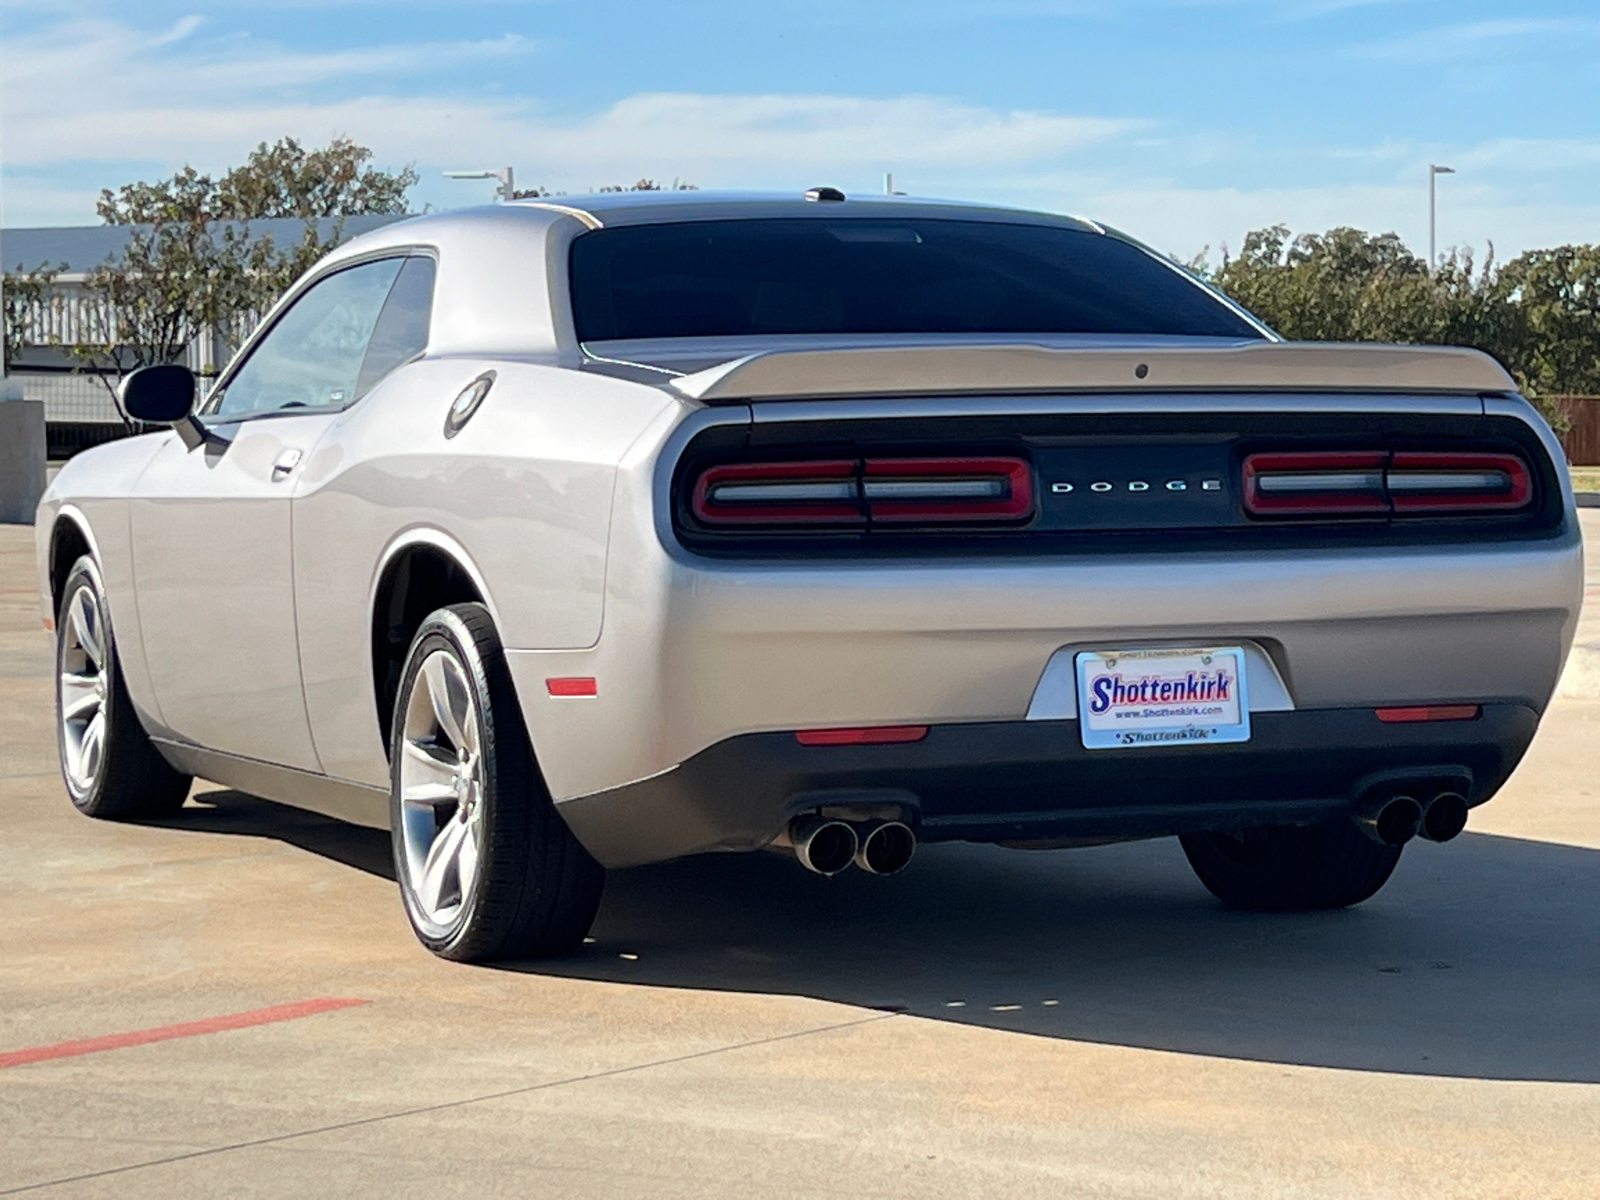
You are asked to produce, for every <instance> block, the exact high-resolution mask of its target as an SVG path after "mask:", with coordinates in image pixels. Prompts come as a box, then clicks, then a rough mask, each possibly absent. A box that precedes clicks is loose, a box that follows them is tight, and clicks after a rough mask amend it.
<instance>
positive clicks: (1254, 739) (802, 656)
mask: <svg viewBox="0 0 1600 1200" xmlns="http://www.w3.org/2000/svg"><path fill="white" fill-rule="evenodd" d="M1202 332H1210V333H1212V334H1213V336H1211V337H1210V338H1206V337H1197V338H1194V339H1189V340H1188V341H1185V340H1183V339H1170V338H1168V339H1162V338H1148V339H1147V346H1146V348H1144V349H1141V348H1139V346H1137V345H1135V346H1132V347H1129V346H1124V347H1122V348H1120V349H1118V350H1116V351H1108V350H1105V349H1104V348H1103V347H1102V348H1101V349H1098V350H1096V349H1093V348H1088V347H1085V348H1081V349H1077V350H1075V349H1073V348H1072V347H1071V346H1070V345H1061V344H1057V345H1055V346H1054V347H1053V348H1041V346H1040V345H1037V344H1035V345H1011V346H1007V345H1003V344H997V343H996V341H995V339H994V338H988V339H984V338H974V337H968V338H966V339H963V338H961V337H957V336H951V337H948V338H946V339H944V341H943V344H942V345H923V346H921V347H915V346H906V345H897V344H887V345H885V346H881V347H879V348H878V349H877V350H874V349H873V348H871V347H863V346H857V347H854V348H845V349H837V350H823V351H821V352H818V353H816V354H814V355H812V356H811V357H810V358H807V357H806V355H805V354H804V353H798V354H788V355H785V354H784V353H781V352H779V353H770V354H766V355H757V356H756V357H755V358H754V359H750V360H743V361H739V362H734V363H732V364H731V365H725V366H723V367H720V368H717V369H715V370H712V371H709V372H706V373H705V374H703V375H699V376H694V375H691V376H690V377H688V378H687V379H679V380H677V381H676V383H674V384H672V385H670V386H671V387H672V388H674V389H675V390H676V391H677V392H678V393H679V394H680V395H682V396H684V397H685V398H686V401H687V402H686V403H685V404H684V406H683V408H682V410H681V412H680V413H679V414H678V416H677V417H676V418H674V419H673V420H672V421H670V422H667V423H665V424H663V426H662V427H661V428H659V429H658V430H657V431H655V433H654V434H653V435H652V436H650V437H647V438H645V439H642V440H641V442H640V444H639V445H638V446H636V447H635V451H634V453H633V454H632V455H631V456H630V460H629V461H628V462H626V463H624V464H623V470H622V472H621V475H620V476H619V483H618V493H617V497H616V500H615V503H614V510H613V511H614V520H613V527H612V535H611V549H610V554H609V565H608V579H607V609H606V615H605V622H604V625H605V628H604V632H603V634H602V637H601V640H600V642H599V644H598V645H597V646H596V647H595V648H594V649H593V650H592V651H589V652H586V653H585V655H584V657H583V660H582V670H583V674H584V675H585V676H592V677H594V678H595V679H597V680H598V681H599V683H598V686H597V687H596V688H595V689H594V692H593V694H585V695H584V696H583V697H582V698H575V699H571V700H561V701H559V702H552V703H551V704H549V705H547V706H544V707H542V708H541V710H540V712H539V715H538V718H537V721H536V722H535V723H536V725H537V728H536V730H535V732H536V739H537V740H539V741H540V742H541V760H542V763H543V766H544V768H545V771H546V774H547V776H548V778H549V781H550V785H551V789H552V792H553V794H554V796H555V798H556V800H557V802H558V807H559V811H561V813H562V814H563V816H564V817H565V818H566V819H567V821H568V823H569V824H570V825H571V827H572V828H573V830H574V831H575V832H576V833H577V834H578V835H579V837H580V838H581V839H582V840H583V841H584V842H585V843H586V844H587V845H588V846H589V847H590V849H591V850H592V851H593V852H594V853H595V854H596V855H597V856H598V857H599V858H600V859H601V860H602V861H603V862H606V863H607V864H608V865H627V864H630V863H638V862H647V861H653V860H658V859H663V858H668V857H672V856H675V855H680V854H686V853H693V852H698V851H703V850H712V849H753V848H757V847H760V846H764V845H771V844H774V843H778V844H783V843H785V842H795V841H796V840H797V838H798V839H801V840H804V839H805V838H807V837H809V836H810V832H809V831H814V830H815V829H816V828H817V827H818V825H819V824H826V823H828V822H830V821H834V820H838V821H843V822H846V823H849V824H851V825H852V826H854V827H855V828H857V829H858V830H867V829H871V828H875V827H878V826H880V825H882V824H884V823H890V824H894V825H903V826H905V827H907V828H909V829H910V830H911V831H913V832H914V834H915V836H916V837H917V838H918V839H920V840H923V841H935V840H950V839H968V840H974V841H984V842H999V843H1005V844H1014V845H1029V846H1048V845H1070V844H1082V843H1085V842H1095V841H1105V840H1117V839H1123V838H1132V837H1151V836H1161V835H1170V834H1195V833H1202V832H1212V831H1243V830H1251V829H1261V828H1295V827H1315V826H1319V825H1323V824H1326V823H1328V822H1331V821H1347V820H1348V821H1351V822H1353V823H1355V824H1364V825H1365V826H1366V828H1367V832H1368V833H1369V834H1370V835H1371V837H1372V838H1373V839H1374V840H1375V841H1379V842H1382V841H1388V842H1390V843H1394V842H1397V841H1403V840H1405V838H1406V837H1408V836H1410V834H1411V833H1412V832H1414V831H1416V830H1417V829H1418V828H1419V826H1420V827H1421V829H1422V830H1423V831H1424V832H1429V831H1430V830H1431V831H1432V832H1433V833H1435V834H1437V835H1439V836H1441V837H1448V836H1450V835H1452V834H1453V833H1454V832H1456V831H1457V829H1458V827H1459V826H1458V823H1457V822H1456V821H1455V817H1456V815H1457V812H1456V810H1459V816H1460V817H1461V818H1462V819H1464V817H1465V812H1466V809H1467V808H1468V807H1469V806H1473V805H1477V804H1481V803H1483V802H1484V801H1486V800H1487V799H1489V798H1490V797H1491V796H1492V795H1493V794H1494V792H1495V791H1496V789H1498V788H1499V787H1500V786H1501V784H1502V783H1503V782H1504V781H1505V779H1506V778H1507V776H1508V775H1509V774H1510V772H1511V770H1512V769H1513V768H1514V767H1515V765H1516V763H1517V761H1518V760H1519V759H1520V757H1521V756H1522V754H1523V752H1524V751H1525V750H1526V748H1527V746H1528V744H1529V742H1530V740H1531V739H1532V737H1533V734H1534V732H1535V729H1536V727H1537V724H1538V721H1539V717H1540V715H1541V713H1542V712H1543V710H1544V708H1545V706H1546V704H1547V703H1548V701H1549V698H1550V695H1551V693H1552V692H1553V690H1554V687H1555V684H1556V682H1557V679H1558V677H1559V674H1560V671H1561V668H1562V665H1563V663H1564V660H1565V656H1566V653H1567V650H1568V647H1569V645H1570V642H1571V638H1572V634H1573V629H1574V625H1575V622H1576V618H1577V612H1578V608H1579V604H1580V602H1581V596H1582V561H1581V544H1580V540H1579V534H1578V529H1577V524H1576V519H1575V514H1574V510H1573V507H1572V498H1571V494H1570V488H1569V486H1568V484H1567V482H1566V478H1565V472H1564V468H1563V467H1562V466H1561V463H1562V459H1561V456H1560V450H1559V447H1558V445H1557V444H1556V442H1555V440H1554V438H1553V436H1552V435H1551V433H1550V431H1549V429H1548V427H1547V426H1546V425H1545V424H1544V422H1543V421H1542V420H1541V419H1540V418H1539V416H1538V415H1537V414H1536V413H1535V411H1534V410H1533V409H1532V408H1531V406H1529V405H1528V404H1527V402H1526V401H1524V400H1522V399H1521V398H1520V397H1518V396H1517V395H1515V393H1514V392H1513V391H1512V390H1511V385H1510V381H1509V379H1508V378H1507V377H1506V376H1505V375H1504V373H1503V372H1501V371H1500V370H1499V369H1498V368H1497V367H1495V366H1494V365H1493V364H1492V363H1490V362H1488V360H1486V359H1481V357H1480V356H1463V355H1462V352H1440V353H1437V354H1434V355H1432V356H1431V357H1430V356H1429V355H1428V354H1427V353H1426V352H1419V353H1418V354H1415V355H1411V356H1410V357H1407V356H1406V355H1405V354H1403V353H1401V352H1395V353H1393V354H1389V355H1388V356H1387V357H1386V356H1385V355H1384V354H1382V353H1376V352H1373V353H1365V352H1355V351H1352V352H1348V353H1344V356H1343V357H1340V355H1339V354H1338V353H1332V354H1331V357H1330V356H1329V355H1328V354H1323V355H1322V357H1320V358H1319V357H1317V354H1318V353H1320V352H1306V353H1305V354H1301V352H1300V350H1299V348H1295V347H1287V346H1283V345H1281V344H1279V345H1274V344H1273V343H1272V342H1271V341H1270V339H1265V338H1263V339H1259V340H1258V341H1255V342H1253V343H1251V344H1245V343H1244V342H1240V341H1235V342H1228V343H1223V342H1219V341H1218V340H1217V339H1216V337H1215V336H1214V332H1215V331H1202ZM936 340H937V339H936ZM1016 340H1017V341H1018V342H1022V341H1024V340H1025V339H1021V338H1019V339H1016ZM1034 340H1035V341H1036V342H1039V343H1045V342H1048V341H1049V339H1047V338H1036V339H1034ZM890 341H891V342H892V339H890ZM1297 354H1299V355H1300V357H1298V358H1297V357H1296V355H1297ZM1452 354H1453V355H1454V357H1451V356H1452ZM1468 358H1470V359H1471V360H1472V361H1468ZM1258 362H1260V363H1266V364H1267V367H1268V368H1269V369H1266V370H1264V371H1258V370H1256V368H1255V366H1252V365H1250V364H1255V363H1258ZM1274 364H1276V367H1275V366H1274ZM1278 368H1282V369H1278ZM984 384H987V386H983V385H984ZM574 661H575V664H576V660H574ZM559 666H560V664H555V666H554V667H552V664H551V663H549V662H540V663H538V664H534V663H525V664H522V665H521V667H520V668H519V669H520V670H521V671H522V672H523V674H524V675H530V674H531V673H532V672H535V671H543V670H551V669H555V668H556V667H559ZM536 690H537V684H535V683H533V682H529V683H527V684H525V685H524V687H523V691H524V694H525V695H528V694H532V693H533V692H534V691H536ZM545 745H548V746H550V747H551V748H552V751H551V753H549V754H546V753H545V751H544V749H543V747H544V746H545ZM580 746H581V747H582V748H583V749H582V752H581V753H577V752H576V751H574V750H573V749H571V748H574V747H580ZM1397 800H1405V801H1408V802H1410V803H1411V804H1413V805H1415V808H1416V813H1415V818H1416V819H1415V820H1412V821H1410V822H1409V823H1408V822H1407V820H1406V819H1405V817H1406V814H1405V813H1404V812H1401V813H1400V824H1401V826H1404V827H1403V828H1399V829H1398V830H1396V829H1395V828H1393V827H1392V826H1393V820H1394V818H1395V810H1394V809H1393V808H1392V805H1393V803H1394V802H1395V801H1397ZM1429 813H1432V814H1433V816H1434V818H1435V819H1434V821H1433V824H1432V825H1431V826H1430V825H1429V824H1428V823H1427V821H1425V820H1424V818H1425V817H1426V816H1427V815H1428V814H1429ZM1385 820H1389V821H1390V823H1391V827H1390V828H1387V829H1386V828H1385V827H1384V826H1383V822H1384V821H1385ZM1452 825H1457V829H1452V828H1450V826H1452ZM858 861H859V859H858ZM1391 865H1392V863H1391ZM1383 874H1384V875H1386V874H1387V870H1386V869H1385V870H1384V871H1383ZM1380 881H1381V880H1380ZM1214 890H1215V889H1214Z"/></svg>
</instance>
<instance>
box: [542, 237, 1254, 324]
mask: <svg viewBox="0 0 1600 1200" xmlns="http://www.w3.org/2000/svg"><path fill="white" fill-rule="evenodd" d="M572 301H573V310H574V315H575V317H576V320H577V333H578V338H579V340H580V341H585V342H592V341H609V340H612V339H617V338H677V337H741V336H761V335H767V334H808V333H809V334H818V333H821V334H829V333H837V334H852V333H866V334H871V333H1112V334H1158V335H1161V334H1166V335H1171V334H1177V335H1184V334H1188V335H1196V336H1207V337H1229V338H1255V337H1260V336H1261V334H1260V332H1259V331H1258V330H1257V329H1256V328H1254V327H1253V326H1252V325H1251V324H1250V323H1249V322H1247V321H1246V320H1245V319H1244V318H1242V317H1240V316H1239V315H1238V314H1237V313H1235V312H1234V311H1233V310H1232V309H1231V308H1229V307H1228V306H1227V305H1225V304H1223V303H1222V302H1221V301H1219V300H1218V299H1216V298H1215V297H1214V296H1212V295H1211V294H1210V293H1209V292H1207V291H1206V290H1205V289H1204V288H1202V287H1200V286H1198V285H1197V284H1196V283H1194V282H1193V281H1192V280H1191V279H1190V278H1189V277H1188V276H1186V275H1185V274H1183V273H1182V272H1181V271H1179V270H1178V269H1176V268H1174V267H1172V266H1169V265H1167V264H1166V263H1164V262H1162V261H1161V260H1159V259H1157V258H1155V257H1154V256H1153V255H1151V254H1149V253H1147V252H1146V251H1143V250H1141V249H1139V248H1138V247H1137V246H1133V245H1129V244H1128V243H1127V242H1124V241H1121V240H1120V239H1118V238H1115V237H1109V236H1107V235H1105V234H1100V233H1092V232H1089V231H1085V230H1077V229H1070V228H1064V227H1061V226H1052V225H1016V224H1004V223H1000V222H988V221H949V220H929V221H919V220H904V219H899V220H878V219H867V218H855V219H849V220H840V221H828V220H826V219H800V220H796V219H793V218H789V219H754V220H743V221H692V222H683V223H680V224H662V225H633V226H622V227H619V228H615V229H598V230H595V231H593V232H591V233H586V234H583V235H582V236H580V237H578V238H577V239H576V240H574V242H573V243H572Z"/></svg>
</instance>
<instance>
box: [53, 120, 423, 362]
mask: <svg viewBox="0 0 1600 1200" xmlns="http://www.w3.org/2000/svg"><path fill="white" fill-rule="evenodd" d="M371 158H372V151H370V150H369V149H367V148H366V147H365V146H360V145H357V144H356V143H354V142H352V141H350V140H348V139H345V138H339V139H335V140H334V141H333V142H331V143H330V144H329V145H327V146H326V147H323V148H321V149H315V150H306V149H305V148H303V147H302V146H301V145H300V143H299V142H297V141H295V140H294V139H293V138H283V139H280V140H279V141H277V142H275V143H274V144H272V145H271V146H269V145H267V144H266V143H265V142H263V143H261V144H260V145H259V146H257V148H256V149H255V151H253V152H252V153H251V155H250V157H249V159H248V160H247V161H246V162H245V163H244V165H242V166H239V167H235V168H233V169H232V170H230V171H228V172H227V173H226V174H225V175H223V176H222V178H221V179H220V180H214V179H212V178H211V176H209V175H204V174H201V173H200V172H199V171H196V170H195V169H194V168H193V167H190V166H185V167H184V168H183V169H182V170H180V171H178V172H177V173H176V174H174V175H173V176H172V178H171V179H165V180H159V181H156V182H154V183H150V182H135V183H128V184H124V185H123V186H122V187H120V188H118V189H117V190H116V191H112V190H111V189H109V188H107V189H105V190H103V191H102V192H101V193H100V199H99V201H98V203H97V204H96V210H97V211H98V213H99V215H100V219H101V220H102V221H104V222H105V223H106V224H108V225H125V226H129V227H130V230H129V238H128V242H127V244H126V246H125V247H124V249H123V251H122V252H121V253H120V254H119V255H118V256H117V257H116V258H114V259H112V260H109V261H107V262H105V263H101V264H99V265H98V266H96V267H94V268H93V269H91V270H90V271H89V272H88V274H87V277H86V279H85V281H84V293H85V297H86V299H87V300H88V301H89V304H88V306H87V307H88V312H89V314H90V322H89V323H90V325H91V328H92V335H91V337H90V338H89V339H88V340H87V341H86V342H84V343H82V344H79V345H75V346H73V347H71V348H70V352H71V353H73V354H74V356H75V357H77V358H78V359H79V360H80V361H81V362H82V363H83V364H84V365H86V366H89V367H92V368H94V369H95V370H96V372H97V373H99V374H100V375H101V377H102V378H103V379H104V380H105V382H106V384H107V386H108V387H110V388H111V389H112V390H113V391H114V390H115V388H116V387H117V384H118V383H119V382H120V380H121V378H122V377H123V376H124V375H125V374H127V373H128V372H129V371H131V370H133V369H135V368H137V367H141V366H146V365H148V364H150V363H157V362H170V361H172V360H173V359H175V358H177V357H179V356H180V355H181V354H182V353H183V349H184V347H185V346H186V345H187V344H188V343H189V341H190V340H191V339H192V338H194V337H195V336H196V334H198V333H199V332H200V331H201V330H203V329H207V328H211V329H216V330H218V331H221V332H223V333H224V335H225V339H226V340H227V341H229V342H230V343H236V342H237V338H238V337H239V336H242V335H243V333H244V328H243V326H245V325H247V324H248V323H249V321H250V320H251V319H252V318H253V316H254V315H256V314H259V313H261V312H264V311H265V310H266V309H267V308H269V307H270V306H271V305H272V303H273V302H274V301H275V300H276V299H277V298H278V296H280V295H281V294H282V293H283V291H284V290H285V289H286V288H287V287H288V286H289V284H291V283H292V282H293V281H294V280H295V279H296V278H298V277H299V276H300V275H301V274H302V273H304V272H305V271H306V270H307V269H308V268H310V267H311V266H312V264H314V263H315V262H316V261H317V260H318V259H319V258H321V257H322V256H323V255H324V254H326V253H327V252H328V250H330V249H332V248H333V247H334V246H335V245H337V244H338V243H339V242H340V241H342V240H343V238H344V224H343V218H345V217H347V216H352V215H357V214H365V213H401V212H404V211H405V194H406V192H407V191H408V190H409V189H410V188H411V186H412V185H414V184H415V183H416V182H417V173H416V171H415V170H414V169H413V168H412V167H410V166H407V167H405V168H403V169H402V170H400V171H398V172H386V171H380V170H376V169H374V168H372V167H370V166H368V165H367V164H368V163H369V161H370V160H371ZM274 217H297V218H300V219H301V220H302V221H303V222H304V225H303V227H302V230H301V234H300V236H299V237H298V238H297V239H296V240H295V241H293V242H291V243H289V244H287V245H284V246H281V247H280V246H279V245H278V244H276V242H275V241H274V239H273V238H272V236H271V235H270V234H256V235H253V234H252V231H251V228H250V222H251V221H253V220H259V219H265V218H274ZM330 217H331V218H334V219H335V220H334V223H333V226H332V228H331V229H324V228H323V227H322V226H323V221H324V220H325V219H326V218H330ZM230 334H231V335H235V336H232V337H229V336H228V335H230Z"/></svg>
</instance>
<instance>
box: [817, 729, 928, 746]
mask: <svg viewBox="0 0 1600 1200" xmlns="http://www.w3.org/2000/svg"><path fill="white" fill-rule="evenodd" d="M927 736H928V727H927V726H926V725H866V726H862V727H860V728H856V729H802V730H800V731H799V732H797V733H796V734H795V735H794V738H795V741H797V742H799V743H800V744H801V745H802V746H872V745H885V744H888V743H891V742H920V741H921V740H922V739H923V738H925V737H927Z"/></svg>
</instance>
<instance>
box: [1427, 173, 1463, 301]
mask: <svg viewBox="0 0 1600 1200" xmlns="http://www.w3.org/2000/svg"><path fill="white" fill-rule="evenodd" d="M1455 173H1456V169H1455V168H1454V167H1441V166H1439V165H1438V164H1437V163H1429V164H1428V274H1429V275H1432V274H1433V273H1434V271H1435V270H1437V269H1438V266H1439V250H1438V246H1437V245H1436V244H1435V243H1436V242H1437V240H1438V230H1439V176H1441V175H1454V174H1455Z"/></svg>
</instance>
